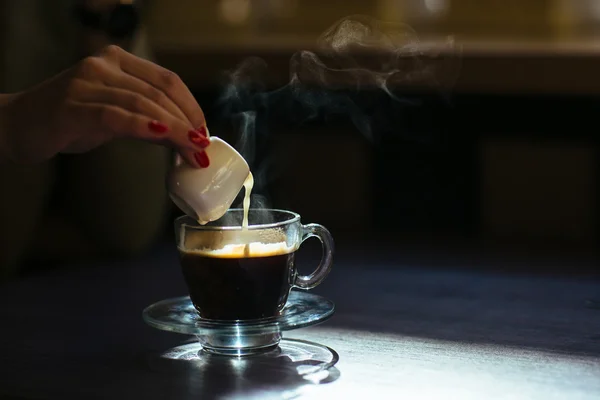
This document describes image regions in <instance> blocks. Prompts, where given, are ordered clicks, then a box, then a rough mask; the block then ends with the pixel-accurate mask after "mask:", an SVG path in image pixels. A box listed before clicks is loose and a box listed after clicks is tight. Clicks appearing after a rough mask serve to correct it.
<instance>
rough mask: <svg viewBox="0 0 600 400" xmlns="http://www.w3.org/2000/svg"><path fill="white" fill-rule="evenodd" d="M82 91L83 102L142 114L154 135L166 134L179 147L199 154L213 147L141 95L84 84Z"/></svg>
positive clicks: (80, 94)
mask: <svg viewBox="0 0 600 400" xmlns="http://www.w3.org/2000/svg"><path fill="white" fill-rule="evenodd" d="M79 89H80V90H79V91H78V99H79V101H80V102H83V103H101V104H106V105H112V106H117V107H120V108H123V109H125V110H128V111H130V112H131V113H134V114H141V115H143V116H145V117H147V118H148V119H149V120H150V122H149V123H148V124H149V125H148V129H149V130H150V131H152V133H153V134H154V135H158V136H162V135H165V136H166V137H167V138H168V139H169V140H170V141H171V142H173V143H174V144H175V145H176V146H177V147H181V148H184V147H190V148H192V149H193V150H196V151H199V150H202V149H203V148H205V147H207V146H208V145H209V144H210V141H209V140H208V139H206V138H205V137H202V136H201V135H200V133H199V132H196V131H194V130H190V128H189V125H188V123H187V122H184V121H183V120H181V119H180V118H177V117H175V116H173V115H172V114H171V113H169V112H168V111H167V110H165V109H164V108H162V107H160V106H159V105H158V104H156V103H154V102H153V101H152V100H150V99H147V98H146V97H144V96H142V95H140V94H138V93H134V92H130V91H127V90H124V89H116V88H109V87H106V86H98V85H93V84H90V83H87V82H82V83H81V84H80V88H79Z"/></svg>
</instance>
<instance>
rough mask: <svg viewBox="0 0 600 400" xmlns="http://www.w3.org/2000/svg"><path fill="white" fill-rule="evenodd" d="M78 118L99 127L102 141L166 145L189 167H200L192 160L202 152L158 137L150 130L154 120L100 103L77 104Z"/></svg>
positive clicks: (167, 137) (170, 139)
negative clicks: (127, 139)
mask: <svg viewBox="0 0 600 400" xmlns="http://www.w3.org/2000/svg"><path fill="white" fill-rule="evenodd" d="M78 110H79V117H80V118H85V119H87V120H91V121H94V124H95V125H96V126H98V127H101V129H100V130H101V133H100V134H101V135H102V140H103V141H105V140H110V139H113V138H117V137H131V138H136V139H141V140H145V141H150V142H155V143H163V144H165V143H168V144H170V145H171V146H172V147H174V148H175V149H177V150H178V151H179V152H180V153H181V154H182V156H183V157H184V158H185V159H186V161H187V162H188V163H190V165H193V166H196V167H200V164H199V163H198V162H197V161H196V159H195V158H194V153H197V152H200V151H202V150H201V149H193V148H190V146H189V145H188V144H187V143H188V142H186V143H185V144H183V145H182V144H181V143H180V142H179V141H175V140H173V138H172V137H169V136H159V135H157V134H156V132H155V131H153V130H152V129H151V126H152V124H153V123H155V122H156V121H155V120H152V119H151V118H149V117H148V116H146V115H142V114H138V113H135V112H131V111H129V110H126V109H124V108H121V107H118V106H114V105H106V104H102V103H79V104H78Z"/></svg>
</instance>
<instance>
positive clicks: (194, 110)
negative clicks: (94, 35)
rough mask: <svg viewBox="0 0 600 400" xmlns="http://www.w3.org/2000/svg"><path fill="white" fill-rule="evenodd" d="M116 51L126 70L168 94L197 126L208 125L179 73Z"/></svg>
mask: <svg viewBox="0 0 600 400" xmlns="http://www.w3.org/2000/svg"><path fill="white" fill-rule="evenodd" d="M111 51H115V50H114V49H113V50H111ZM116 52H118V53H119V54H118V56H119V65H120V67H121V69H122V70H123V71H124V72H126V73H128V74H129V75H132V76H134V77H136V78H138V79H141V80H142V81H144V82H146V83H148V84H150V85H152V86H154V87H155V88H156V89H159V90H160V91H162V92H163V93H164V94H166V95H167V97H169V98H170V99H171V100H172V101H173V102H174V103H175V104H176V105H177V106H178V107H179V108H180V109H181V110H182V111H183V113H184V114H185V115H186V117H187V118H188V119H189V120H190V122H191V123H192V124H193V126H194V127H195V128H200V127H202V126H204V125H206V122H205V119H204V112H203V111H202V109H201V108H200V106H199V105H198V102H197V101H196V99H195V98H194V96H193V95H192V93H191V92H190V90H189V89H188V87H187V86H186V85H185V84H184V83H183V81H182V80H181V79H180V78H179V76H177V74H175V73H174V72H171V71H169V70H168V69H166V68H163V67H161V66H159V65H157V64H155V63H153V62H151V61H148V60H144V59H142V58H139V57H136V56H134V55H133V54H131V53H128V52H126V51H124V50H122V49H121V50H120V51H119V50H116Z"/></svg>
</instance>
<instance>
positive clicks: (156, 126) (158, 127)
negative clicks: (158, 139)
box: [148, 121, 169, 133]
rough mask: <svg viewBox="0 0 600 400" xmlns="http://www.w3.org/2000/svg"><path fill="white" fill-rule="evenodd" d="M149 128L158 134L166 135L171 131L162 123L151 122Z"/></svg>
mask: <svg viewBox="0 0 600 400" xmlns="http://www.w3.org/2000/svg"><path fill="white" fill-rule="evenodd" d="M148 127H149V128H150V130H152V131H154V132H156V133H165V132H167V131H168V130H169V127H168V126H167V125H165V124H163V123H162V122H160V121H150V123H148Z"/></svg>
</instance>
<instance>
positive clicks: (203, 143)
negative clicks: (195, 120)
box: [188, 131, 210, 149]
mask: <svg viewBox="0 0 600 400" xmlns="http://www.w3.org/2000/svg"><path fill="white" fill-rule="evenodd" d="M188 138H189V139H190V142H192V143H194V144H197V145H198V146H200V147H202V148H203V149H204V148H206V147H208V145H209V144H210V140H208V138H206V137H205V136H201V135H200V134H199V133H198V131H189V132H188Z"/></svg>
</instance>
